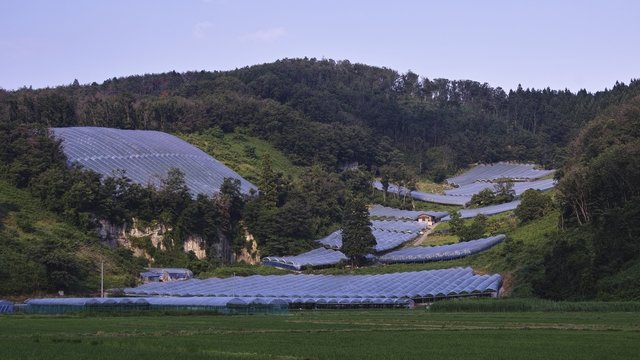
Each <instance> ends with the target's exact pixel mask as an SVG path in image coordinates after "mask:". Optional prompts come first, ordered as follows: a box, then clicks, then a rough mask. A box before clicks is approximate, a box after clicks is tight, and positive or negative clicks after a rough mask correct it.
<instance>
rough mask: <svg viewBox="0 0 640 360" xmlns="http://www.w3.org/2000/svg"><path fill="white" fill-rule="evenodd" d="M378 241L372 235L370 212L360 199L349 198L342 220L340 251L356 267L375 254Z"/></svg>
mask: <svg viewBox="0 0 640 360" xmlns="http://www.w3.org/2000/svg"><path fill="white" fill-rule="evenodd" d="M375 245H376V239H375V237H374V236H373V234H372V233H371V221H370V220H369V210H368V209H367V206H366V205H365V202H364V201H363V200H362V199H361V198H358V197H348V198H347V203H346V204H345V209H344V214H343V220H342V248H341V249H340V250H341V251H342V252H343V253H344V254H345V255H346V256H347V257H348V258H349V259H351V264H352V265H355V264H358V263H360V262H362V260H363V259H364V257H365V256H366V255H367V254H371V253H372V252H373V248H374V246H375Z"/></svg>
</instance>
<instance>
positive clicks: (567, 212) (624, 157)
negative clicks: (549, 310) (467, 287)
mask: <svg viewBox="0 0 640 360" xmlns="http://www.w3.org/2000/svg"><path fill="white" fill-rule="evenodd" d="M568 154H569V156H568V158H567V161H566V164H565V166H564V167H563V168H562V169H561V172H560V173H559V174H558V175H559V177H560V182H559V184H558V187H557V189H558V191H557V198H558V200H559V205H560V208H561V211H562V215H561V221H560V226H561V229H560V231H559V232H558V233H557V234H554V235H553V236H552V240H553V242H552V245H553V247H552V249H551V251H550V253H549V254H548V255H547V257H546V258H545V264H544V265H545V276H544V279H543V280H542V281H541V282H540V284H539V286H538V288H539V293H540V294H541V295H543V296H546V297H550V298H554V299H580V298H590V297H593V296H598V297H600V298H604V299H607V298H624V299H640V280H639V279H640V276H638V274H640V187H639V185H640V97H635V98H633V99H630V100H629V101H626V102H625V103H624V104H622V105H619V106H616V107H613V108H611V109H609V110H607V111H605V112H603V113H602V114H600V115H598V116H597V117H596V118H595V119H594V120H593V121H591V122H590V123H588V124H587V125H586V126H585V128H584V129H583V130H582V131H581V132H580V134H579V136H578V137H577V138H576V140H575V141H574V142H573V143H572V144H571V146H570V147H569V151H568Z"/></svg>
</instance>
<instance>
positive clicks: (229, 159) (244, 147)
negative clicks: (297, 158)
mask: <svg viewBox="0 0 640 360" xmlns="http://www.w3.org/2000/svg"><path fill="white" fill-rule="evenodd" d="M177 136H179V137H181V138H182V139H183V140H185V141H187V142H189V143H191V144H193V145H195V146H197V147H198V148H200V150H202V151H204V152H206V153H207V154H209V155H211V156H213V157H215V158H216V159H217V160H218V161H220V162H222V163H223V164H225V165H227V166H228V167H230V168H232V169H233V170H235V171H236V172H237V173H238V174H240V175H241V176H243V177H244V178H246V179H247V180H249V181H254V182H255V181H257V180H258V178H259V173H260V167H261V164H262V159H263V158H264V156H265V155H269V157H270V158H271V162H272V166H273V169H274V170H275V171H279V172H282V173H283V174H286V175H292V176H293V177H294V178H295V177H297V176H298V175H300V173H302V171H303V168H302V167H300V166H295V165H293V163H292V162H291V160H289V158H287V156H286V155H285V154H283V153H282V152H281V151H280V150H278V149H276V148H274V147H273V146H272V145H271V144H269V143H268V142H267V141H265V140H262V139H258V138H256V137H253V136H250V135H247V134H242V133H237V132H236V133H231V134H224V133H222V132H216V131H213V130H210V131H208V132H204V133H192V134H177Z"/></svg>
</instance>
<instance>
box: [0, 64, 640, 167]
mask: <svg viewBox="0 0 640 360" xmlns="http://www.w3.org/2000/svg"><path fill="white" fill-rule="evenodd" d="M422 75H423V76H424V75H425V74H422ZM639 84H640V82H638V81H632V82H631V84H629V85H624V84H619V83H616V84H615V86H613V88H612V89H610V90H607V91H602V92H598V93H595V94H590V93H587V92H586V91H580V92H578V93H577V94H575V93H571V92H569V91H557V90H551V89H543V90H533V89H526V90H525V89H521V88H518V89H517V90H515V91H510V92H509V93H506V92H505V91H504V90H503V89H500V88H492V87H491V86H490V85H488V84H481V83H478V82H475V81H470V80H462V81H459V80H455V81H454V80H447V79H433V80H430V79H427V78H423V77H419V76H418V74H414V73H412V72H408V73H406V74H399V73H398V72H396V71H394V70H391V69H386V68H379V67H373V66H368V65H362V64H352V63H350V62H349V61H338V62H336V61H333V60H315V59H284V60H281V61H276V62H274V63H270V64H264V65H257V66H251V67H247V68H242V69H238V70H234V71H226V72H204V71H203V72H189V73H183V74H179V73H176V72H170V73H165V74H157V75H143V76H131V77H127V78H113V79H111V80H107V81H105V82H104V83H102V84H96V83H94V84H91V85H85V86H80V85H78V84H75V85H69V86H62V87H57V88H54V89H40V90H31V89H21V90H18V91H15V92H6V91H0V119H1V121H2V122H5V123H7V122H9V123H24V122H28V123H30V122H37V123H39V124H42V125H46V126H72V125H86V126H89V125H91V126H109V127H116V128H126V129H128V128H135V129H158V130H163V131H167V132H183V133H189V132H194V131H198V130H203V129H208V128H211V127H219V128H220V129H222V130H223V131H224V132H231V131H233V130H235V129H237V128H246V129H247V130H248V131H249V133H250V134H251V135H254V136H257V137H260V138H263V139H266V140H268V141H269V142H271V143H272V144H274V145H275V146H276V147H278V148H279V149H281V150H282V151H284V152H285V153H286V154H288V156H290V157H291V159H292V160H293V161H294V162H295V163H296V164H304V165H307V164H310V163H314V162H315V163H320V164H323V165H325V166H328V167H330V168H339V167H341V166H343V165H347V164H352V163H354V162H358V163H360V164H365V165H367V166H379V165H382V164H384V163H387V162H389V161H390V160H398V159H397V157H398V156H400V157H402V160H406V161H408V162H409V163H410V164H411V165H412V166H413V167H415V168H416V169H417V170H418V171H420V172H422V173H427V174H429V175H431V176H432V177H435V178H438V179H441V178H442V177H443V176H444V175H446V174H448V173H451V172H453V171H455V170H456V169H457V168H459V167H461V166H466V165H467V164H469V163H472V162H477V161H481V162H493V161H497V160H523V161H535V162H539V163H542V164H544V165H546V166H550V167H551V166H557V165H559V164H560V163H561V162H562V159H563V156H564V148H565V146H566V145H567V144H568V143H569V141H570V140H571V138H572V137H573V136H574V135H575V134H577V131H578V130H579V129H580V128H581V127H582V126H584V124H585V123H586V122H587V121H588V120H590V119H591V118H593V117H594V116H595V115H596V114H598V113H599V112H600V111H602V110H603V109H605V108H607V107H608V106H610V105H615V104H619V103H620V102H622V101H624V100H625V99H629V98H631V97H633V96H634V95H635V94H640V86H639ZM394 148H396V149H399V150H401V151H402V153H401V154H398V153H393V151H392V150H393V149H394Z"/></svg>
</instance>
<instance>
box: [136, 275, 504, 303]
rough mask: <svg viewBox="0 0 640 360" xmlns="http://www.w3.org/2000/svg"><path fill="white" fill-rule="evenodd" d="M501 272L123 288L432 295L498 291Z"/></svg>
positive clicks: (139, 291)
mask: <svg viewBox="0 0 640 360" xmlns="http://www.w3.org/2000/svg"><path fill="white" fill-rule="evenodd" d="M501 282H502V278H501V276H500V275H499V274H494V275H476V274H474V273H473V270H472V269H471V268H468V267H467V268H452V269H440V270H426V271H416V272H402V273H392V274H379V275H305V274H290V275H270V276H262V275H254V276H248V277H230V278H225V279H220V278H210V279H207V280H195V279H194V280H187V281H182V282H170V283H153V284H145V285H141V286H139V287H136V288H128V289H125V290H124V292H125V293H126V294H128V295H138V296H158V295H159V296H187V297H189V296H219V297H240V298H242V297H264V298H270V297H271V298H283V299H285V298H287V299H299V298H315V299H326V300H325V301H328V300H330V299H332V298H335V299H338V300H337V301H340V299H347V298H348V299H353V298H386V299H389V298H392V299H393V298H409V299H421V298H434V297H448V296H464V295H470V294H482V293H492V292H497V291H498V289H499V288H500V285H501Z"/></svg>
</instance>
